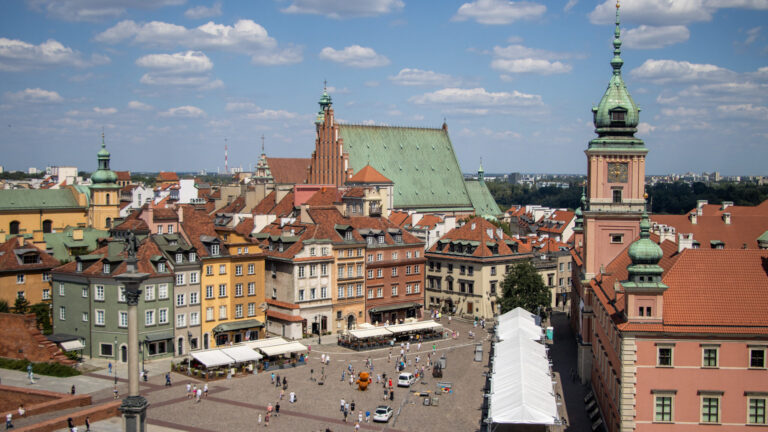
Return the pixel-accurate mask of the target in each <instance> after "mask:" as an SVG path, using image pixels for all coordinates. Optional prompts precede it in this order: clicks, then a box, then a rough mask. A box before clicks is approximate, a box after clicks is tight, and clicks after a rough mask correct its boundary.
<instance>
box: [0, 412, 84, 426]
mask: <svg viewBox="0 0 768 432" xmlns="http://www.w3.org/2000/svg"><path fill="white" fill-rule="evenodd" d="M69 420H72V418H71V417H70V418H69ZM12 427H13V414H11V413H8V414H6V416H5V428H6V429H10V428H12Z"/></svg>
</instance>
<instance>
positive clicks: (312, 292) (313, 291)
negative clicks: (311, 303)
mask: <svg viewBox="0 0 768 432" xmlns="http://www.w3.org/2000/svg"><path fill="white" fill-rule="evenodd" d="M315 298H317V288H310V289H309V299H310V300H314V299H315Z"/></svg>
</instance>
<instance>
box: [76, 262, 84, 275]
mask: <svg viewBox="0 0 768 432" xmlns="http://www.w3.org/2000/svg"><path fill="white" fill-rule="evenodd" d="M76 270H77V272H78V273H80V272H81V271H83V262H82V261H78V262H77V269H76Z"/></svg>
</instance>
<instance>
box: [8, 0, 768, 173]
mask: <svg viewBox="0 0 768 432" xmlns="http://www.w3.org/2000/svg"><path fill="white" fill-rule="evenodd" d="M614 16H615V2H613V1H612V0H609V1H602V0H591V1H588V0H559V1H557V0H556V1H546V2H545V1H539V2H536V1H505V0H475V1H469V2H467V1H466V0H465V1H448V0H441V1H426V0H422V1H416V0H356V1H350V0H260V1H229V2H224V1H219V2H216V1H194V0H186V1H185V0H130V1H129V0H28V1H12V0H6V1H3V2H0V119H1V120H2V121H0V130H2V132H0V151H2V157H0V164H2V165H3V166H4V167H5V168H6V169H27V168H28V167H31V166H36V167H39V168H43V167H45V166H46V165H75V166H78V167H79V168H80V169H83V170H93V169H95V167H96V152H97V151H98V148H99V144H100V141H101V138H100V136H101V132H102V129H103V130H104V131H105V134H106V142H107V147H108V149H109V150H110V151H111V152H112V167H113V169H129V170H133V171H149V170H177V171H192V170H200V169H207V170H209V171H216V170H217V169H223V166H224V144H225V140H226V144H227V145H228V147H229V166H230V167H240V166H242V167H243V168H244V169H249V168H251V167H252V166H253V165H254V164H255V162H256V160H257V158H258V156H259V154H260V153H261V136H262V135H263V136H264V137H265V138H264V139H265V147H266V152H267V154H268V155H270V156H274V157H309V156H310V155H311V152H312V150H313V149H314V134H315V132H314V124H313V121H314V118H315V114H316V112H317V110H318V105H317V101H318V99H319V97H320V95H321V93H322V89H323V81H324V80H327V82H328V88H329V93H330V94H331V96H332V98H333V101H334V107H335V110H336V116H337V118H338V119H339V120H340V121H344V122H348V123H369V124H388V125H398V126H423V127H439V126H440V125H441V124H442V122H443V119H444V118H445V119H447V123H448V129H449V133H450V136H451V140H452V142H453V145H454V147H455V150H456V153H457V155H458V157H459V162H460V164H461V167H462V170H463V171H465V172H471V171H475V170H476V169H477V167H478V165H479V163H480V160H481V158H482V161H483V166H484V168H485V170H486V172H514V171H519V172H551V173H583V172H585V171H586V159H585V156H584V154H583V151H584V149H586V146H587V143H588V141H589V140H590V139H591V138H592V137H594V132H593V129H594V128H593V126H592V124H591V113H590V108H591V106H592V105H593V104H596V103H598V102H599V100H600V98H601V97H602V94H603V92H604V91H605V88H606V86H607V84H608V80H609V78H610V73H611V72H610V71H611V68H610V65H609V61H610V59H611V56H612V51H611V50H612V47H611V44H610V42H611V40H612V37H613V25H612V23H613V21H614ZM621 16H622V39H623V40H624V46H623V49H622V51H623V52H622V57H623V59H624V69H623V75H624V77H625V81H626V82H627V85H628V87H629V90H630V93H631V94H632V96H633V97H634V99H635V101H636V103H637V104H638V106H640V107H641V109H642V112H641V114H640V121H641V124H640V127H639V129H640V132H639V134H638V136H640V137H642V138H643V139H645V141H646V144H647V146H648V147H649V148H650V150H651V151H650V153H649V156H648V163H647V172H648V173H649V174H665V173H671V172H677V173H683V172H686V171H694V172H701V171H715V170H719V171H720V172H721V173H722V174H744V175H766V174H768V172H766V161H768V25H766V23H768V0H625V1H623V2H622V7H621Z"/></svg>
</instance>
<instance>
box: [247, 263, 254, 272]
mask: <svg viewBox="0 0 768 432" xmlns="http://www.w3.org/2000/svg"><path fill="white" fill-rule="evenodd" d="M255 273H256V265H255V264H253V263H251V264H248V274H249V275H252V274H255Z"/></svg>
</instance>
